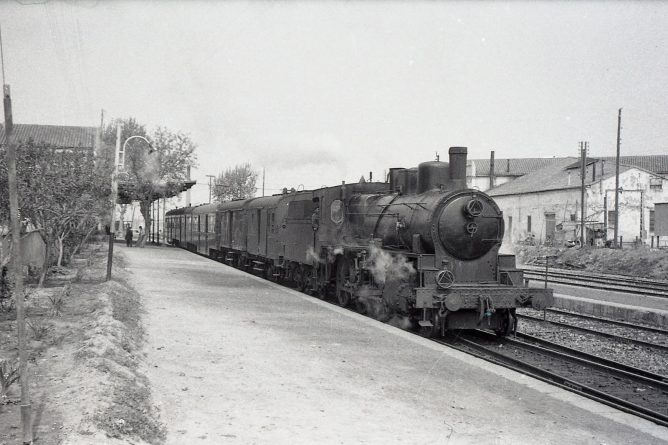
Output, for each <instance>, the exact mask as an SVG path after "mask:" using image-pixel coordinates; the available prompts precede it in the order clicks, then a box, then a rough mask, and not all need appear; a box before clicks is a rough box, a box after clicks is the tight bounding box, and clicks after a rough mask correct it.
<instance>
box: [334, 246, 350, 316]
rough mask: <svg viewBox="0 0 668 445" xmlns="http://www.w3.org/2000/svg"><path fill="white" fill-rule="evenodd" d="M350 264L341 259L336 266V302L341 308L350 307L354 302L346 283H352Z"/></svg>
mask: <svg viewBox="0 0 668 445" xmlns="http://www.w3.org/2000/svg"><path fill="white" fill-rule="evenodd" d="M349 280H350V263H349V261H348V260H347V259H344V258H341V259H340V260H339V262H338V263H337V264H336V300H337V302H338V303H339V306H341V307H348V306H350V303H351V301H352V299H353V298H352V297H353V296H352V293H351V292H350V290H349V289H350V288H349V287H346V283H349V282H350V281H349Z"/></svg>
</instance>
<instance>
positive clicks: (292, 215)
mask: <svg viewBox="0 0 668 445" xmlns="http://www.w3.org/2000/svg"><path fill="white" fill-rule="evenodd" d="M315 207H316V203H314V202H313V201H292V202H290V204H289V205H288V219H311V215H312V214H313V209H315Z"/></svg>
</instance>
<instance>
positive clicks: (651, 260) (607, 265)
mask: <svg viewBox="0 0 668 445" xmlns="http://www.w3.org/2000/svg"><path fill="white" fill-rule="evenodd" d="M515 254H516V255H517V262H518V264H536V263H537V262H541V264H545V263H544V262H542V261H544V257H545V255H550V256H556V258H553V259H550V265H554V266H555V267H563V268H567V269H583V270H590V271H592V272H599V273H609V274H617V275H629V276H634V277H642V278H650V279H657V280H666V279H668V249H650V248H647V247H638V248H625V249H623V250H619V249H608V248H592V247H585V248H582V249H580V248H576V247H572V248H570V249H568V248H554V247H543V246H518V247H517V248H516V250H515Z"/></svg>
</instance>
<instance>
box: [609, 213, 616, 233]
mask: <svg viewBox="0 0 668 445" xmlns="http://www.w3.org/2000/svg"><path fill="white" fill-rule="evenodd" d="M614 227H615V211H614V210H608V228H611V229H613V228H614Z"/></svg>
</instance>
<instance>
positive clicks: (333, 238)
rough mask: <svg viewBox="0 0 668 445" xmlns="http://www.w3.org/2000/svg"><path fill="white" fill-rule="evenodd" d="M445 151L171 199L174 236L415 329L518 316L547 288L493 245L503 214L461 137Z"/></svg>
mask: <svg viewBox="0 0 668 445" xmlns="http://www.w3.org/2000/svg"><path fill="white" fill-rule="evenodd" d="M449 155H450V159H449V163H447V162H440V161H430V162H423V163H421V164H420V165H419V166H418V167H417V168H411V169H404V168H393V169H390V173H389V181H388V182H365V181H364V180H361V181H360V182H359V183H355V184H345V183H342V184H341V185H337V186H333V187H325V188H320V189H317V190H309V191H294V190H293V191H290V192H288V191H287V190H284V192H283V193H282V194H278V195H274V196H268V197H261V198H251V199H244V200H235V201H229V202H224V203H220V204H207V205H201V206H196V207H185V208H179V209H175V210H172V211H170V212H168V213H167V215H166V226H165V230H166V231H167V236H168V238H167V239H168V240H170V241H171V243H172V244H174V245H177V246H180V247H183V248H186V249H188V250H191V251H193V252H197V253H200V254H203V255H207V256H209V257H211V258H213V259H215V260H218V261H223V262H225V263H227V264H229V265H232V266H235V267H238V268H242V269H245V270H247V271H249V272H253V273H256V274H258V275H262V276H264V277H265V278H268V279H270V280H273V281H278V282H291V283H293V284H294V285H296V286H297V288H298V289H300V290H301V291H304V292H308V293H311V294H313V295H316V296H318V297H320V298H325V297H326V295H327V294H328V293H334V294H335V295H336V301H337V302H338V304H340V305H341V306H344V307H345V306H349V305H351V304H354V305H356V306H357V307H358V308H359V309H360V310H362V311H363V312H367V313H368V314H370V315H372V316H374V317H375V318H378V319H380V320H387V319H389V318H390V317H393V316H399V317H405V319H408V320H410V321H411V322H412V323H414V324H415V325H416V327H418V328H419V331H420V333H421V334H422V335H424V336H433V335H436V334H441V335H444V334H445V332H446V331H449V330H456V329H478V328H485V329H493V330H494V331H496V333H497V334H498V335H501V336H503V335H507V334H509V333H511V332H512V331H513V330H514V329H515V327H516V317H515V310H516V308H517V307H533V308H535V309H543V308H545V307H547V306H549V305H551V304H552V301H553V297H552V290H551V289H538V288H529V287H527V286H526V285H525V284H524V282H523V275H522V271H521V270H519V269H517V268H516V265H515V257H514V255H501V254H499V248H500V247H501V241H502V239H503V234H504V222H503V214H502V212H501V211H500V210H499V207H498V206H497V205H496V203H495V202H494V201H493V200H492V198H490V197H489V196H488V195H487V194H485V193H483V192H480V191H478V190H472V189H467V188H466V155H467V149H466V148H465V147H451V148H450V150H449Z"/></svg>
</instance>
